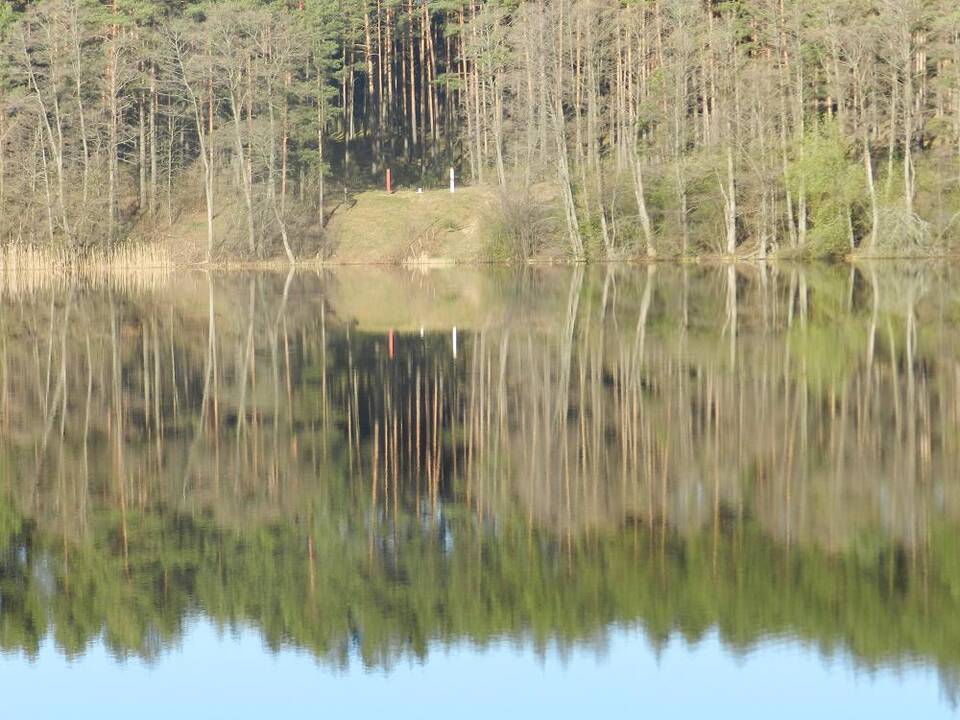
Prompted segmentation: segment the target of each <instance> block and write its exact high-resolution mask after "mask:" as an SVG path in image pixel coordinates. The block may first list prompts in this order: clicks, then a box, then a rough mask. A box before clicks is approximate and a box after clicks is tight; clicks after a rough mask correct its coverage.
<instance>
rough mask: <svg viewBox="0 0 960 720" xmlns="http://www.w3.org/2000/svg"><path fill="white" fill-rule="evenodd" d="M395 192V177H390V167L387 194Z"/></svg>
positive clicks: (388, 169)
mask: <svg viewBox="0 0 960 720" xmlns="http://www.w3.org/2000/svg"><path fill="white" fill-rule="evenodd" d="M391 193H393V178H392V177H390V168H387V194H388V195H390V194H391Z"/></svg>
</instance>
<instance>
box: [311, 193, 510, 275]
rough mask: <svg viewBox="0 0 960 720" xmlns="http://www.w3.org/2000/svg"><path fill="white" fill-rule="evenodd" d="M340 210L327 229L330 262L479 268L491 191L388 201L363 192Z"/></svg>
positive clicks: (414, 195)
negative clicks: (474, 265) (474, 264)
mask: <svg viewBox="0 0 960 720" xmlns="http://www.w3.org/2000/svg"><path fill="white" fill-rule="evenodd" d="M355 200H356V204H354V205H353V206H352V207H349V208H346V207H341V208H339V209H338V210H337V211H336V212H335V213H334V214H333V217H332V218H331V219H330V222H329V224H328V225H327V233H328V237H329V242H330V254H329V259H330V260H331V261H333V262H341V263H387V264H398V263H441V262H479V261H483V260H485V259H486V247H485V246H486V243H485V240H484V237H483V226H484V221H485V220H486V217H487V216H488V215H489V214H490V213H491V211H492V210H493V209H494V208H495V203H496V200H497V199H496V196H495V194H494V192H493V191H492V190H491V189H490V188H483V187H464V188H461V189H459V190H457V192H456V193H453V194H451V193H450V192H449V191H446V190H425V191H424V192H423V193H416V192H414V191H412V190H404V191H401V192H396V193H394V194H392V195H387V194H386V193H385V192H382V191H368V192H364V193H361V194H359V195H357V196H356V198H355Z"/></svg>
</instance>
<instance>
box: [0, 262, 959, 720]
mask: <svg viewBox="0 0 960 720" xmlns="http://www.w3.org/2000/svg"><path fill="white" fill-rule="evenodd" d="M958 418H960V269H958V270H954V269H952V268H949V267H944V266H940V265H931V266H925V265H917V264H914V265H893V264H886V265H875V266H864V267H858V268H856V269H851V268H849V267H813V268H799V267H791V266H777V267H768V268H766V269H764V268H758V267H740V268H733V267H689V268H683V267H676V266H661V267H657V268H609V269H607V268H594V269H572V268H556V269H540V270H522V271H514V270H487V271H476V270H459V269H450V270H436V271H429V272H421V271H407V270H383V269H362V270H361V269H342V270H338V271H336V272H327V273H320V274H317V273H298V274H291V275H289V276H288V275H285V274H282V273H281V274H247V275H244V274H225V275H217V274H213V275H206V274H203V273H181V274H177V275H174V276H167V275H152V274H138V275H130V276H125V277H121V278H113V279H96V280H91V279H83V280H76V281H68V280H62V279H60V280H56V281H52V280H50V279H49V278H42V277H17V278H11V277H7V276H4V275H2V274H0V698H2V700H0V706H2V707H3V711H2V712H3V713H4V715H5V716H10V717H19V716H22V715H25V714H26V713H28V712H29V713H30V715H31V716H32V717H62V716H64V714H66V713H67V712H69V713H71V715H72V716H73V717H77V716H79V717H87V716H94V715H96V716H103V715H104V714H107V715H111V716H120V715H128V716H129V715H133V714H136V716H138V717H153V716H156V717H160V716H164V717H169V715H170V712H171V710H174V711H178V712H180V713H182V714H184V716H186V717H193V716H199V717H230V718H233V717H263V716H267V715H270V714H275V713H276V712H277V711H278V709H281V708H284V707H285V706H296V708H297V709H299V710H304V709H306V710H311V711H315V712H313V714H320V713H323V712H327V713H333V714H334V715H336V714H338V713H341V714H342V713H343V712H346V711H352V712H354V713H356V712H357V711H359V712H360V713H361V714H366V715H373V714H380V713H390V714H391V715H392V716H398V717H435V716H438V715H441V714H445V715H446V714H450V713H451V712H456V714H457V715H458V716H461V717H483V718H490V717H493V716H536V714H538V713H542V712H544V711H546V710H549V711H550V712H551V714H552V715H554V716H560V717H564V716H569V717H581V716H583V715H584V713H585V712H586V713H594V714H596V713H597V712H601V713H603V712H607V713H609V714H613V713H614V712H617V713H620V712H622V711H624V710H626V711H630V710H634V709H637V710H643V709H648V710H652V711H654V713H655V714H656V715H657V716H668V715H669V716H675V717H676V716H680V717H683V716H689V717H701V716H708V715H709V716H724V715H732V714H737V715H739V716H746V717H772V716H776V717H798V718H800V717H804V718H806V717H810V716H811V715H812V714H814V713H817V714H820V715H822V716H828V717H830V716H838V717H853V716H872V717H905V716H912V717H937V716H951V715H952V714H953V713H954V710H955V708H956V706H957V700H958V699H960V434H958V432H957V430H958ZM105 703H109V705H107V706H106V707H105ZM11 713H12V714H11Z"/></svg>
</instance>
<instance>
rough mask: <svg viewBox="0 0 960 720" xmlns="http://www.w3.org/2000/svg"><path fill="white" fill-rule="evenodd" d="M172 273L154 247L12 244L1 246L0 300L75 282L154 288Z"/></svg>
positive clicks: (162, 253) (167, 259) (167, 261)
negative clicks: (78, 249)
mask: <svg viewBox="0 0 960 720" xmlns="http://www.w3.org/2000/svg"><path fill="white" fill-rule="evenodd" d="M173 269H174V263H173V262H172V260H171V259H170V257H169V255H168V254H167V253H166V251H165V250H164V249H163V248H161V247H158V246H155V245H141V244H130V245H124V246H122V247H120V248H117V249H114V250H103V249H95V250H90V251H87V252H84V253H83V254H78V253H77V252H76V251H72V250H69V249H66V248H47V247H36V246H32V245H8V246H6V247H2V248H0V297H16V296H19V295H24V294H30V293H33V292H36V291H39V290H47V289H50V288H56V287H65V286H67V285H74V284H77V283H80V284H82V285H84V286H87V287H104V286H108V285H109V286H110V287H112V288H115V289H122V290H126V291H145V290H152V289H155V288H157V287H158V286H159V285H161V284H163V283H165V282H166V281H167V280H168V279H169V277H170V275H171V274H172V272H173Z"/></svg>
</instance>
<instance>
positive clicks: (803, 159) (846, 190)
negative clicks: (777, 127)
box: [787, 120, 866, 256]
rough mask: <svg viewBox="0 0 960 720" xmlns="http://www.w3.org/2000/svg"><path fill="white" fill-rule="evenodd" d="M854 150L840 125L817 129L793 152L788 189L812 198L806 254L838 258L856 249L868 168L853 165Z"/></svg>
mask: <svg viewBox="0 0 960 720" xmlns="http://www.w3.org/2000/svg"><path fill="white" fill-rule="evenodd" d="M853 150H854V148H853V144H852V142H851V141H850V140H849V139H848V138H847V137H846V136H845V135H844V134H843V133H842V132H841V129H840V126H839V123H838V122H836V121H834V120H828V121H824V122H822V123H820V124H818V125H816V126H814V128H812V129H811V130H809V131H808V132H807V134H806V135H805V136H804V138H803V141H802V143H801V144H800V145H799V146H798V147H795V148H794V149H793V153H792V156H791V162H790V166H789V170H788V174H787V181H788V189H789V190H790V192H792V193H794V194H795V195H799V194H800V193H804V194H805V195H806V197H807V203H808V208H809V218H810V234H809V237H808V239H807V246H806V247H804V248H801V249H800V250H801V252H803V253H806V254H809V255H814V256H835V255H843V254H845V253H847V252H850V251H851V250H852V249H853V244H852V238H851V234H852V232H853V228H852V223H853V215H854V214H855V213H857V212H859V206H860V204H862V202H863V200H864V197H865V193H866V187H865V184H866V181H865V180H864V175H863V167H862V166H861V165H860V164H859V163H857V162H855V161H854V160H852V159H851V153H852V152H853Z"/></svg>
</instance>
